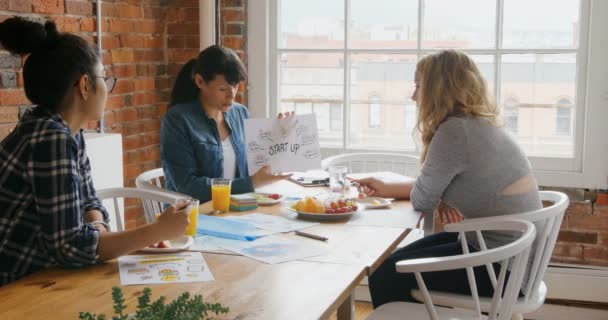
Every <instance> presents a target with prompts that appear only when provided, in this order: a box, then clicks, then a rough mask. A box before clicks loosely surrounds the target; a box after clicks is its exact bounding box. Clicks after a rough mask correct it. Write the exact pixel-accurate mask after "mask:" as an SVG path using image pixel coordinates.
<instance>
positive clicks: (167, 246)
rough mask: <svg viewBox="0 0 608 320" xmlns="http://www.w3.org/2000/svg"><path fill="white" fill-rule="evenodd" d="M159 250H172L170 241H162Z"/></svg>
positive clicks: (158, 246)
mask: <svg viewBox="0 0 608 320" xmlns="http://www.w3.org/2000/svg"><path fill="white" fill-rule="evenodd" d="M157 248H159V249H167V248H171V245H170V244H169V241H161V242H159V243H158V245H157Z"/></svg>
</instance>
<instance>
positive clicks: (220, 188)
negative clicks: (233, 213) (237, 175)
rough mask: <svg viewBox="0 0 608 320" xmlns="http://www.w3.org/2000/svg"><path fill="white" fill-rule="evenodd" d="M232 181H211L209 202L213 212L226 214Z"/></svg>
mask: <svg viewBox="0 0 608 320" xmlns="http://www.w3.org/2000/svg"><path fill="white" fill-rule="evenodd" d="M231 183H232V180H230V179H224V178H214V179H211V201H212V202H213V210H217V211H221V212H228V211H229V210H230V185H231Z"/></svg>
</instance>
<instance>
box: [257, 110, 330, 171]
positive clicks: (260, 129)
mask: <svg viewBox="0 0 608 320" xmlns="http://www.w3.org/2000/svg"><path fill="white" fill-rule="evenodd" d="M245 139H246V141H247V165H248V167H249V174H250V175H253V174H255V173H256V172H258V170H260V168H262V167H263V166H265V165H270V166H271V168H272V171H273V172H292V171H308V170H313V169H320V168H321V148H320V146H319V133H318V130H317V120H316V117H315V115H314V114H305V115H301V116H293V117H287V118H284V119H281V120H279V119H247V120H245Z"/></svg>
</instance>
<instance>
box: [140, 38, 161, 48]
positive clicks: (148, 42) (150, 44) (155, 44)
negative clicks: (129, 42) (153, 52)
mask: <svg viewBox="0 0 608 320" xmlns="http://www.w3.org/2000/svg"><path fill="white" fill-rule="evenodd" d="M144 47H145V48H151V49H162V48H163V47H164V43H163V38H162V37H153V36H151V37H147V38H145V39H144Z"/></svg>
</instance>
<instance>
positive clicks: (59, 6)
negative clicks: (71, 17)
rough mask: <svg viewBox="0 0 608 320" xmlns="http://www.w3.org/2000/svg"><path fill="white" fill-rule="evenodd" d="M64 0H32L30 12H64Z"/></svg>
mask: <svg viewBox="0 0 608 320" xmlns="http://www.w3.org/2000/svg"><path fill="white" fill-rule="evenodd" d="M63 3H64V0H32V12H35V13H54V14H60V13H65V7H64V6H63Z"/></svg>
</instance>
